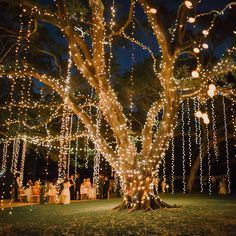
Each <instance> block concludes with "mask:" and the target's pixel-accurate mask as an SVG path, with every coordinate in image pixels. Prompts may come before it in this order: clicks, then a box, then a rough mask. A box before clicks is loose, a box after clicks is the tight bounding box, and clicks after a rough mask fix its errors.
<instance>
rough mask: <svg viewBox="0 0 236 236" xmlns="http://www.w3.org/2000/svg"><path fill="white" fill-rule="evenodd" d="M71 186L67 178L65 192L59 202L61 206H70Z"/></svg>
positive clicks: (64, 184)
mask: <svg viewBox="0 0 236 236" xmlns="http://www.w3.org/2000/svg"><path fill="white" fill-rule="evenodd" d="M70 186H71V185H70V181H69V180H68V178H66V179H65V181H64V183H63V190H62V192H61V195H60V199H59V202H60V203H61V204H70Z"/></svg>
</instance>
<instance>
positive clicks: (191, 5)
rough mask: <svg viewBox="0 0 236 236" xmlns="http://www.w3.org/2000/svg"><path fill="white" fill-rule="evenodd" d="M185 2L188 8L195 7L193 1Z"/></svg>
mask: <svg viewBox="0 0 236 236" xmlns="http://www.w3.org/2000/svg"><path fill="white" fill-rule="evenodd" d="M184 4H185V6H186V7H187V8H188V9H192V8H193V4H192V2H190V1H184Z"/></svg>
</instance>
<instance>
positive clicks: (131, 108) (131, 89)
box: [129, 7, 135, 130]
mask: <svg viewBox="0 0 236 236" xmlns="http://www.w3.org/2000/svg"><path fill="white" fill-rule="evenodd" d="M134 17H135V7H134V8H133V16H132V19H134ZM134 33H135V22H134V20H132V30H131V37H132V38H134ZM134 53H135V44H134V42H131V71H130V73H131V74H130V95H129V108H130V114H129V117H130V122H129V128H130V129H131V130H132V111H133V106H134V104H133V95H134V91H133V90H134V64H135V58H134Z"/></svg>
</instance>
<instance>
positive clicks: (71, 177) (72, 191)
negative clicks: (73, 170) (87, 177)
mask: <svg viewBox="0 0 236 236" xmlns="http://www.w3.org/2000/svg"><path fill="white" fill-rule="evenodd" d="M70 200H75V181H74V175H71V176H70Z"/></svg>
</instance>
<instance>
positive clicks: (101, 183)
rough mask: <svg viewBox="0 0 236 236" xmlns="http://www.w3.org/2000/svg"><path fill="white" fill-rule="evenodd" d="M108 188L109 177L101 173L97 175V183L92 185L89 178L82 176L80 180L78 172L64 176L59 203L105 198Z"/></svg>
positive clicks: (107, 195) (107, 194)
mask: <svg viewBox="0 0 236 236" xmlns="http://www.w3.org/2000/svg"><path fill="white" fill-rule="evenodd" d="M97 187H98V189H97ZM109 189H110V181H109V178H108V176H104V175H103V174H100V175H99V178H98V185H94V186H93V185H92V184H91V181H90V178H84V179H83V181H82V179H81V178H80V175H79V174H76V175H75V176H74V175H71V176H70V178H69V179H68V178H65V179H64V182H63V183H62V184H61V191H60V195H59V203H61V204H69V203H70V200H85V199H96V198H98V199H107V198H109ZM97 190H98V191H97Z"/></svg>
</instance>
